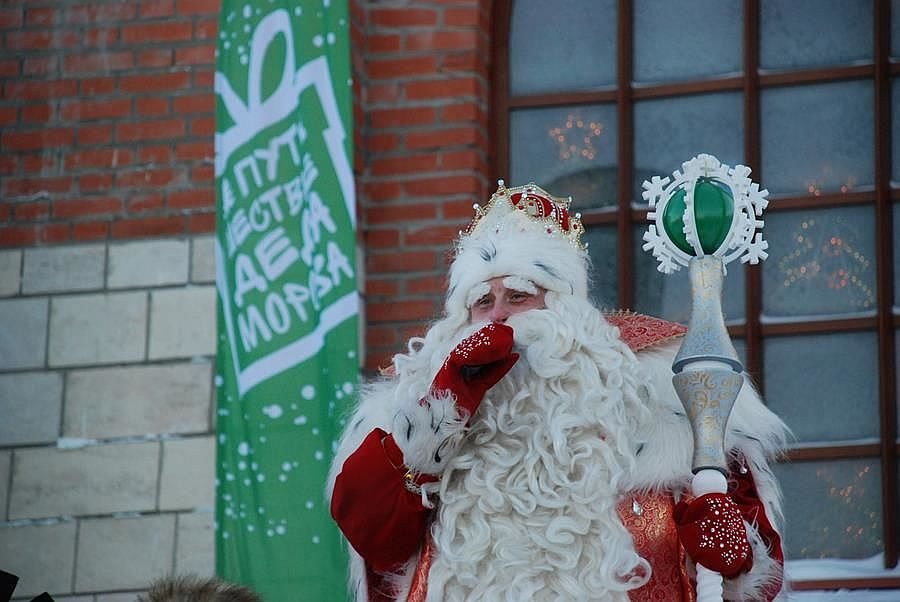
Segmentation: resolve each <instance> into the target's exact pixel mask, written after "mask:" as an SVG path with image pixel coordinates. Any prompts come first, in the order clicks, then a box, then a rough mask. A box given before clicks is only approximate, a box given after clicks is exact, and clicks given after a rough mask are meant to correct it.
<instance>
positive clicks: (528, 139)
mask: <svg viewBox="0 0 900 602" xmlns="http://www.w3.org/2000/svg"><path fill="white" fill-rule="evenodd" d="M617 129H618V125H617V122H616V108H615V106H614V105H593V106H581V107H553V108H549V109H519V110H516V111H513V112H512V114H511V116H510V133H509V164H510V177H511V180H510V181H508V182H507V185H514V186H518V185H520V184H526V183H528V182H529V181H532V180H533V181H534V182H535V183H536V184H538V185H539V186H541V187H543V188H544V189H545V190H547V192H549V193H550V194H553V195H555V196H571V197H572V198H573V199H574V201H573V203H572V208H573V210H574V211H575V212H578V211H584V210H585V209H589V208H592V207H604V206H611V207H615V205H616V191H617V190H618V184H617V182H618V180H617V177H618V176H617V173H618V172H617V164H616V144H617V136H618V133H617V131H616V130H617Z"/></svg>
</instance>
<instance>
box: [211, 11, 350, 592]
mask: <svg viewBox="0 0 900 602" xmlns="http://www.w3.org/2000/svg"><path fill="white" fill-rule="evenodd" d="M349 58H350V55H349V24H348V14H347V3H346V2H329V1H328V0H324V1H322V2H315V3H312V2H299V3H297V2H282V1H278V0H243V1H242V2H233V1H231V0H224V1H223V3H222V13H221V17H220V21H219V36H218V51H217V68H216V75H215V90H216V101H217V106H216V138H215V144H216V158H215V173H216V203H217V232H216V283H217V288H218V293H219V295H218V299H219V304H218V355H217V358H216V359H217V362H216V392H217V415H216V421H217V431H218V445H217V458H216V475H217V479H216V570H217V572H218V574H219V575H221V576H222V577H224V578H225V579H228V580H231V581H235V582H240V583H243V584H246V585H248V586H250V587H252V588H254V589H256V590H257V591H258V592H259V593H260V594H261V595H262V596H263V598H264V599H265V600H266V601H267V602H288V601H297V600H339V599H342V598H343V597H344V596H345V592H346V569H345V567H346V557H345V551H344V548H343V547H342V545H341V541H340V538H339V536H338V532H337V530H336V528H335V527H334V523H333V521H332V520H331V518H330V515H329V512H328V507H327V504H326V503H325V500H324V488H325V479H326V476H327V473H328V467H329V464H330V461H331V458H332V453H333V449H334V442H335V440H336V439H337V437H338V434H339V431H340V424H339V417H340V416H342V415H343V410H344V408H345V407H346V405H347V404H348V403H349V402H350V400H351V399H352V398H353V397H354V396H355V395H356V393H357V387H358V379H359V358H358V349H359V343H358V332H357V330H358V323H357V320H358V313H359V297H358V293H357V283H356V263H355V260H356V250H355V232H354V230H355V225H356V224H355V217H356V213H355V197H354V188H353V173H352V170H351V164H350V157H352V154H353V153H352V135H351V134H352V132H351V129H350V119H351V87H350V63H349Z"/></svg>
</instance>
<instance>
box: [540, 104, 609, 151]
mask: <svg viewBox="0 0 900 602" xmlns="http://www.w3.org/2000/svg"><path fill="white" fill-rule="evenodd" d="M603 129H604V126H603V124H602V123H600V122H599V121H585V120H584V119H582V118H581V117H580V116H579V115H578V114H577V113H574V114H569V115H568V116H567V117H566V121H565V123H564V124H563V125H562V126H561V127H554V128H550V129H549V130H548V131H547V134H548V135H549V136H550V139H551V140H553V141H554V142H556V144H557V145H558V146H559V158H560V160H562V161H568V160H569V159H573V158H575V159H577V158H581V159H583V160H587V161H593V160H594V158H595V157H596V156H597V149H596V147H595V146H594V139H596V138H598V137H599V136H600V134H601V133H603Z"/></svg>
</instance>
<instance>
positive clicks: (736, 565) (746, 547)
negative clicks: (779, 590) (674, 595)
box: [675, 493, 753, 577]
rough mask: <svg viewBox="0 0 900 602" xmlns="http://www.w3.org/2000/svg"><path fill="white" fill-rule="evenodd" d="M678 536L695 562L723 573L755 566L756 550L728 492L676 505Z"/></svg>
mask: <svg viewBox="0 0 900 602" xmlns="http://www.w3.org/2000/svg"><path fill="white" fill-rule="evenodd" d="M675 524H676V526H677V529H678V538H679V539H680V540H681V545H682V546H684V549H685V551H686V552H687V553H688V555H689V556H690V557H691V558H693V559H694V562H697V563H700V564H702V565H703V566H705V567H706V568H708V569H709V570H711V571H716V572H717V573H721V574H722V576H723V577H736V576H737V575H739V574H741V573H744V572H747V571H749V570H750V569H751V568H752V567H753V552H752V550H751V549H750V541H749V540H748V539H747V530H746V528H745V527H744V521H743V519H742V518H741V511H740V509H739V508H738V506H737V504H735V503H734V501H733V500H732V499H731V498H730V497H729V496H728V495H726V494H724V493H708V494H706V495H704V496H701V497H698V498H695V499H693V500H691V501H690V502H679V504H678V506H676V507H675Z"/></svg>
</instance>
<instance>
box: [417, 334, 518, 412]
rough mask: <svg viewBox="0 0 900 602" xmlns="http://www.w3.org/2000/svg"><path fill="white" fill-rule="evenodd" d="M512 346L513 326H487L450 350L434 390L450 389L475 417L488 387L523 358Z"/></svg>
mask: <svg viewBox="0 0 900 602" xmlns="http://www.w3.org/2000/svg"><path fill="white" fill-rule="evenodd" d="M512 347H513V329H512V328H510V327H509V326H507V325H506V324H498V323H495V322H491V323H490V324H488V325H486V326H484V327H483V328H481V329H480V330H478V331H477V332H475V333H474V334H471V335H469V336H467V337H466V338H465V339H463V340H462V342H461V343H460V344H459V345H457V346H456V348H455V349H454V350H453V351H451V352H450V355H449V356H447V359H446V360H445V361H444V365H443V366H441V369H440V370H438V373H437V375H436V376H435V377H434V381H433V382H432V383H431V391H432V393H440V392H441V391H450V392H451V393H453V395H454V396H455V397H456V404H457V406H458V407H459V408H460V409H462V410H465V411H466V412H467V413H468V415H469V416H472V415H473V414H474V413H475V410H477V409H478V406H479V405H480V404H481V400H482V398H484V394H485V393H487V390H488V389H490V388H491V387H493V386H494V385H495V384H497V382H499V381H500V379H501V378H503V377H504V376H505V375H506V373H507V372H509V370H510V368H512V367H513V364H515V363H516V361H517V360H518V359H519V354H518V353H512Z"/></svg>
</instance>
